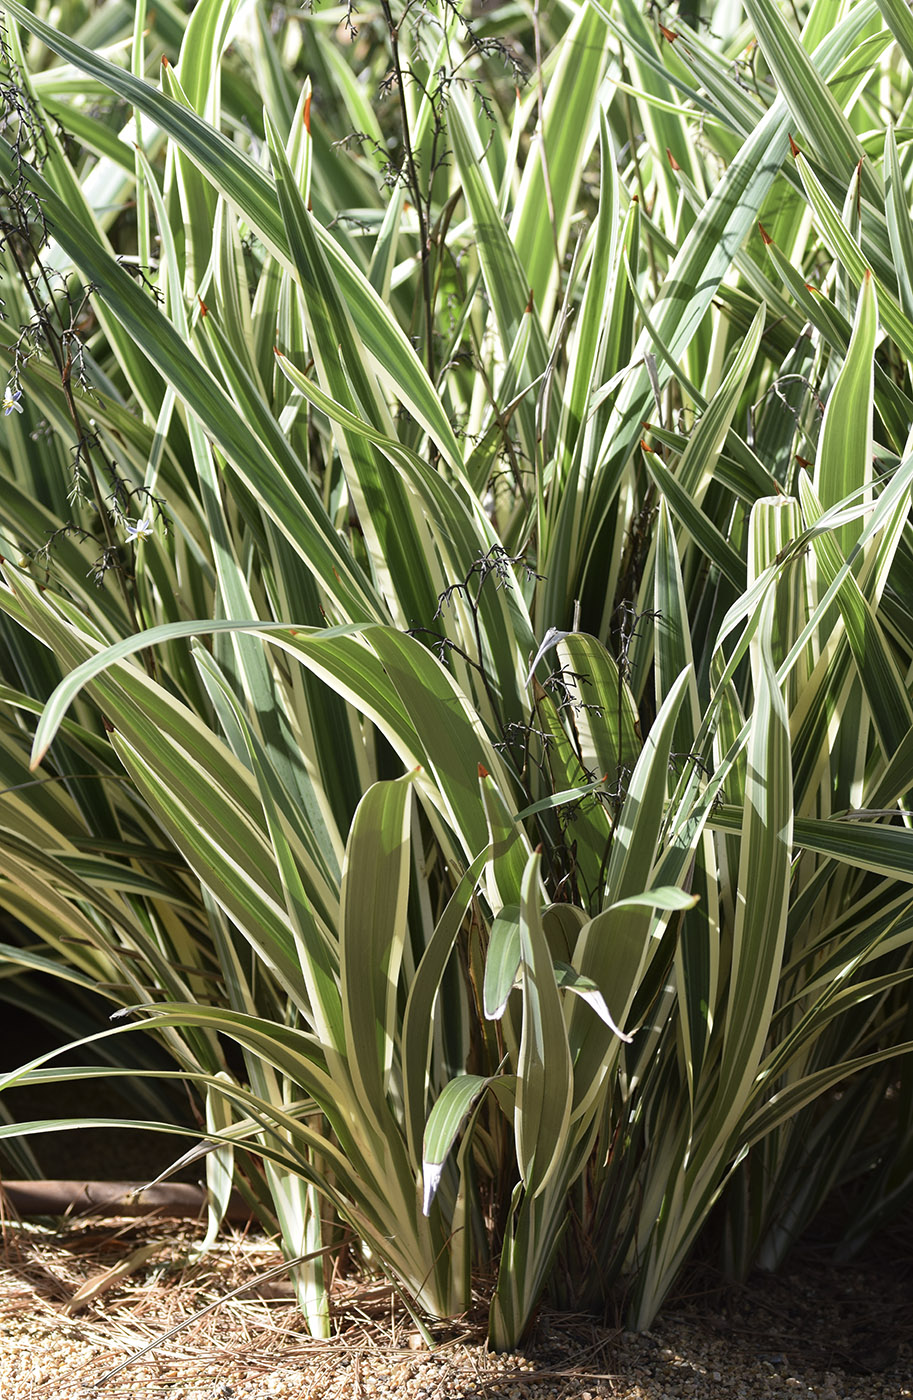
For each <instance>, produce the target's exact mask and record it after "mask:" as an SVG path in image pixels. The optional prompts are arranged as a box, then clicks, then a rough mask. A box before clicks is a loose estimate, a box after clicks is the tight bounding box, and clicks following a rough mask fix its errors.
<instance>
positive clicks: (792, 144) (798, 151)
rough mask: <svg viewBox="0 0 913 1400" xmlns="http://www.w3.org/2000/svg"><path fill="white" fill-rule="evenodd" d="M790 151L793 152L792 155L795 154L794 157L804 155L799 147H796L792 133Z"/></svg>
mask: <svg viewBox="0 0 913 1400" xmlns="http://www.w3.org/2000/svg"><path fill="white" fill-rule="evenodd" d="M789 149H790V150H791V151H792V153H793V155H794V156H798V155H801V154H802V152H801V151H800V150H799V147H798V146H797V145H796V143H795V141H794V140H793V137H792V132H790V134H789Z"/></svg>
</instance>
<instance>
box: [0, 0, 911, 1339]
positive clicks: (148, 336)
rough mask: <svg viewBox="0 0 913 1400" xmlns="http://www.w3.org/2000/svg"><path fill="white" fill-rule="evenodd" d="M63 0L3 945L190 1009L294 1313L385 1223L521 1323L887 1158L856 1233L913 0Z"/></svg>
mask: <svg viewBox="0 0 913 1400" xmlns="http://www.w3.org/2000/svg"><path fill="white" fill-rule="evenodd" d="M64 8H65V10H66V11H67V14H66V16H65V19H66V22H63V21H61V20H60V19H58V21H57V23H56V24H55V25H54V26H53V27H52V26H51V24H50V23H49V22H48V14H47V13H46V9H45V6H44V5H43V4H41V3H39V4H35V5H31V6H26V5H25V4H22V3H20V2H19V0H3V10H4V14H5V20H4V31H3V36H4V37H3V48H2V59H3V79H2V81H3V85H4V91H5V94H6V111H7V115H6V120H5V125H4V128H3V132H2V134H0V187H2V190H0V193H2V210H0V225H2V227H0V236H2V251H0V272H2V277H3V288H2V294H3V296H4V299H5V300H4V317H5V320H4V327H5V331H4V333H3V335H2V337H0V339H2V344H0V356H2V358H3V366H2V372H3V373H5V375H6V381H5V382H6V384H7V389H6V395H5V400H4V421H3V425H2V431H0V471H2V473H3V490H2V492H0V539H2V545H0V553H2V555H3V560H2V564H0V648H2V656H3V661H4V665H3V675H2V680H3V686H2V689H0V761H2V774H0V776H2V781H3V792H2V793H0V905H2V907H3V908H4V910H5V911H6V913H7V914H8V916H9V917H10V920H11V923H10V928H11V929H12V930H13V932H11V933H10V934H9V935H8V941H7V942H6V943H5V944H4V945H3V947H2V949H0V952H2V957H3V960H4V961H3V967H4V971H5V972H6V975H7V979H12V978H16V977H28V976H34V975H35V974H36V973H44V974H48V973H50V974H52V975H54V976H55V977H58V978H62V979H66V980H68V981H69V982H71V983H73V984H76V985H79V986H81V987H84V988H86V989H94V990H96V991H99V992H101V993H102V995H104V996H105V997H106V998H108V999H109V1000H110V1003H111V1005H112V1009H113V1010H114V1012H115V1013H116V1020H115V1024H114V1026H113V1028H110V1029H108V1028H103V1029H99V1030H98V1032H97V1033H96V1034H95V1035H93V1036H91V1037H90V1040H91V1042H92V1044H93V1046H94V1047H95V1048H101V1049H102V1050H103V1051H104V1052H105V1053H106V1055H107V1056H108V1059H109V1062H111V1068H110V1069H109V1070H107V1071H106V1072H108V1073H112V1074H118V1073H123V1074H126V1073H128V1072H130V1073H133V1074H135V1073H136V1066H135V1062H133V1061H130V1062H129V1065H128V1062H127V1060H126V1059H124V1060H123V1062H121V1061H119V1059H118V1055H119V1054H121V1053H123V1050H122V1047H124V1046H125V1045H126V1044H129V1043H131V1042H132V1041H133V1040H134V1039H135V1038H136V1033H137V1031H138V1030H140V1031H142V1032H144V1033H145V1035H146V1037H147V1038H148V1037H152V1039H153V1040H155V1041H156V1042H157V1049H156V1055H157V1057H158V1058H156V1059H155V1060H154V1062H153V1061H150V1064H151V1065H153V1067H151V1068H148V1070H147V1075H148V1078H149V1080H150V1082H151V1084H152V1087H153V1088H154V1087H155V1086H154V1079H155V1076H156V1075H160V1076H163V1077H165V1078H166V1079H169V1078H170V1079H174V1078H178V1079H180V1080H181V1081H183V1082H184V1083H185V1084H186V1085H187V1087H188V1089H189V1091H190V1092H191V1095H192V1096H193V1098H194V1101H195V1103H196V1105H197V1112H198V1117H199V1129H198V1130H193V1129H189V1128H188V1129H186V1130H185V1131H186V1132H187V1133H188V1134H189V1136H191V1137H192V1138H196V1139H197V1140H198V1141H197V1145H195V1146H191V1147H190V1149H189V1152H188V1156H187V1158H185V1159H183V1160H185V1161H186V1160H194V1159H195V1158H200V1159H201V1160H203V1161H205V1170H206V1179H207V1184H208V1187H209V1196H210V1221H209V1230H208V1232H207V1241H208V1240H211V1239H212V1237H213V1236H214V1233H215V1231H216V1230H217V1228H218V1225H219V1221H220V1218H221V1215H222V1213H223V1212H224V1208H225V1204H226V1201H227V1197H228V1191H229V1190H230V1188H231V1186H232V1184H233V1183H235V1184H237V1185H238V1186H239V1187H240V1188H241V1189H242V1190H243V1191H245V1193H246V1194H247V1195H248V1197H249V1199H250V1200H251V1202H252V1204H253V1205H254V1206H255V1208H256V1209H257V1210H258V1212H259V1213H260V1215H261V1217H262V1218H263V1220H264V1221H265V1222H266V1223H267V1224H268V1225H269V1226H270V1228H273V1229H274V1230H276V1231H277V1232H278V1236H279V1238H280V1239H281V1242H282V1246H283V1249H284V1251H285V1253H286V1255H287V1258H288V1259H289V1262H290V1267H291V1268H293V1269H294V1275H295V1278H296V1282H297V1288H298V1296H299V1300H300V1303H301V1306H302V1308H303V1310H304V1313H305V1315H306V1318H307V1322H308V1325H309V1327H310V1328H311V1330H312V1331H313V1332H314V1333H315V1334H326V1332H327V1331H328V1329H329V1327H330V1320H331V1319H330V1310H329V1308H330V1300H329V1299H328V1297H327V1291H326V1288H325V1284H324V1273H325V1268H326V1261H327V1259H328V1257H329V1256H330V1255H331V1254H332V1253H333V1251H334V1250H335V1251H340V1250H342V1249H344V1248H348V1250H349V1252H350V1253H351V1254H354V1256H355V1257H356V1258H357V1259H358V1260H359V1262H360V1263H361V1264H362V1265H363V1266H364V1267H370V1268H374V1269H376V1270H381V1271H383V1272H384V1273H385V1274H386V1275H387V1276H388V1277H389V1278H390V1279H391V1280H392V1281H393V1282H394V1284H395V1285H396V1287H397V1288H398V1289H399V1290H400V1291H401V1293H402V1295H403V1297H404V1298H405V1300H406V1301H407V1303H408V1306H410V1307H411V1308H412V1309H413V1310H414V1311H415V1314H416V1316H417V1317H418V1318H419V1319H421V1318H422V1317H432V1318H442V1317H448V1316H453V1315H456V1314H459V1313H461V1312H463V1311H465V1310H466V1309H467V1308H468V1307H469V1306H470V1302H471V1297H472V1285H473V1282H474V1281H475V1280H482V1279H485V1280H488V1282H489V1285H490V1292H491V1303H490V1331H491V1337H492V1341H493V1343H494V1344H495V1345H497V1346H499V1347H512V1346H514V1345H516V1344H517V1343H518V1342H519V1340H520V1339H521V1338H522V1336H523V1334H524V1332H525V1331H526V1330H527V1328H528V1326H529V1323H530V1320H531V1317H532V1315H533V1312H534V1309H535V1308H536V1306H537V1304H538V1302H539V1300H540V1298H541V1297H542V1296H543V1295H544V1294H546V1293H547V1294H549V1296H551V1298H552V1299H553V1300H554V1301H556V1302H563V1303H567V1304H570V1305H573V1306H576V1307H579V1306H604V1305H605V1303H606V1301H607V1299H608V1298H609V1297H610V1295H611V1294H612V1293H614V1292H615V1291H616V1290H620V1291H623V1292H624V1295H625V1297H626V1300H627V1303H626V1306H627V1309H628V1316H629V1319H630V1321H631V1323H632V1325H634V1326H639V1327H644V1326H648V1325H649V1323H650V1321H651V1319H652V1318H653V1316H654V1315H655V1313H656V1311H657V1309H658V1308H659V1307H660V1306H661V1304H662V1302H663V1299H664V1298H665V1297H666V1295H667V1293H668V1291H669V1289H670V1288H671V1287H672V1286H673V1284H674V1282H675V1279H676V1278H677V1277H678V1275H679V1273H680V1271H681V1269H682V1267H683V1265H684V1263H685V1262H686V1260H687V1259H688V1258H689V1256H690V1255H691V1253H692V1251H693V1249H694V1248H695V1245H696V1244H697V1242H698V1241H699V1240H700V1239H701V1238H702V1231H703V1227H704V1226H705V1224H706V1222H707V1219H708V1216H709V1215H710V1213H711V1211H713V1210H714V1209H716V1208H719V1211H720V1215H721V1218H722V1220H723V1227H724V1228H723V1239H724V1258H725V1262H726V1265H727V1267H728V1268H730V1269H732V1270H733V1271H736V1272H743V1271H745V1270H746V1269H747V1268H749V1267H750V1266H751V1264H752V1263H754V1262H758V1261H760V1262H762V1263H764V1264H767V1265H774V1264H778V1263H780V1262H781V1261H782V1260H783V1258H784V1257H785V1256H786V1254H787V1251H788V1248H789V1246H790V1244H791V1243H792V1242H793V1241H794V1240H795V1239H796V1238H797V1236H798V1234H799V1233H800V1232H801V1230H802V1229H803V1228H804V1226H805V1225H806V1224H807V1223H808V1222H809V1220H810V1219H811V1218H812V1216H813V1215H814V1213H815V1212H816V1210H817V1208H818V1206H819V1205H820V1204H821V1202H822V1200H823V1199H824V1197H825V1196H826V1194H827V1193H828V1191H829V1190H830V1189H831V1188H832V1186H833V1185H835V1184H836V1183H838V1182H841V1183H853V1184H854V1188H855V1189H857V1190H858V1191H859V1193H860V1194H859V1200H860V1206H859V1210H858V1212H857V1213H856V1216H855V1218H854V1219H853V1220H852V1221H851V1222H850V1224H849V1226H848V1228H847V1231H846V1238H845V1240H844V1242H843V1246H842V1247H843V1248H844V1250H849V1249H852V1248H855V1247H858V1245H859V1243H860V1242H861V1241H862V1240H863V1239H864V1238H865V1237H866V1234H867V1233H868V1232H870V1231H871V1230H872V1229H874V1228H876V1227H877V1226H878V1224H879V1223H881V1222H883V1221H884V1220H885V1219H886V1218H887V1216H888V1214H889V1212H890V1211H891V1210H893V1209H896V1208H897V1207H898V1206H899V1205H900V1204H901V1203H903V1202H904V1201H905V1200H906V1199H908V1198H909V1195H910V1194H911V1191H913V1156H911V1140H910V1132H909V1126H908V1123H907V1121H906V1119H905V1118H904V1115H903V1113H902V1111H899V1110H898V1108H897V1105H901V1106H902V1105H903V1104H905V1103H906V1102H908V1100H909V1095H910V1090H911V1081H910V1073H911V1071H910V1069H909V1065H910V1061H909V1059H908V1058H907V1056H906V1053H905V1052H907V1051H909V1050H910V1049H911V1048H913V1014H911V1010H910V997H909V991H908V983H909V976H910V971H911V967H913V962H911V938H913V900H911V893H910V883H911V872H913V834H911V831H910V792H911V789H913V701H911V667H913V640H911V639H913V615H911V610H910V603H909V600H910V598H911V597H913V549H911V542H913V535H911V531H910V512H909V507H910V483H911V478H913V455H911V450H910V448H911V440H910V433H911V426H913V411H911V410H913V385H911V382H910V360H911V357H913V221H911V215H910V203H911V198H910V189H911V184H913V157H911V153H910V143H909V138H908V135H907V133H908V131H909V130H910V129H911V123H910V120H909V116H908V108H909V106H910V103H911V99H913V77H911V67H910V63H911V60H913V21H911V18H910V15H909V11H908V9H907V7H906V6H905V5H903V4H901V3H900V0H878V3H877V4H876V3H875V0H856V2H855V3H853V0H846V3H843V4H841V5H839V6H837V7H836V11H837V13H835V6H834V5H833V4H832V3H830V2H829V0H828V3H824V0H815V3H812V4H810V5H800V6H798V7H794V6H790V7H789V10H788V13H787V11H786V10H785V9H784V8H783V7H781V6H779V5H778V4H776V3H774V0H745V3H744V5H743V6H741V7H739V6H737V5H735V4H733V5H730V6H726V7H713V10H714V18H713V24H712V25H711V26H708V25H707V24H705V23H703V22H702V21H701V18H700V10H701V7H700V6H699V5H698V6H695V5H692V6H690V7H689V15H690V16H691V23H690V24H688V25H686V24H685V22H684V19H679V18H678V16H677V12H676V10H675V7H674V6H673V7H669V8H667V9H663V10H661V11H659V10H657V9H656V8H655V7H654V8H653V9H651V10H650V12H649V13H648V14H644V13H642V11H641V7H639V6H638V5H636V4H635V3H634V0H614V3H611V4H610V3H601V2H600V0H589V3H581V4H571V5H566V6H564V7H558V8H556V7H551V8H547V9H545V10H543V11H540V10H539V9H538V8H537V9H536V10H535V12H534V13H533V14H532V15H529V14H527V13H526V12H525V11H524V10H522V9H521V8H519V7H518V8H511V7H508V8H506V9H505V8H501V9H500V10H497V11H494V12H492V13H490V14H489V13H488V12H486V11H485V10H481V11H478V12H476V10H475V8H472V9H470V8H469V7H468V6H466V7H463V6H461V5H459V4H456V3H453V0H424V3H422V4H421V5H413V4H406V5H405V6H402V5H397V6H395V7H392V8H391V6H389V5H388V4H386V3H385V2H384V3H382V4H381V5H380V7H379V8H377V9H375V10H371V11H368V10H365V11H363V12H356V11H355V9H354V8H350V9H348V10H347V11H346V12H345V14H344V15H343V17H342V22H341V23H340V11H339V10H338V9H335V8H334V9H331V10H330V9H328V10H326V11H325V12H324V11H322V9H321V6H320V5H319V4H317V5H315V6H314V8H313V10H312V11H310V12H309V13H297V12H296V13H295V14H288V15H285V14H282V13H277V14H274V15H272V16H267V14H266V11H265V9H264V7H262V6H261V5H259V4H254V3H245V2H244V0H200V3H198V4H197V5H196V6H195V7H194V9H193V12H192V14H191V15H190V16H189V18H188V17H185V16H184V14H183V13H182V11H181V9H180V7H177V6H171V7H166V8H164V9H162V10H161V11H159V10H156V13H155V15H153V14H152V12H151V11H150V12H149V13H148V14H147V12H146V8H145V5H140V6H137V7H136V9H135V11H134V13H133V16H132V19H133V24H132V27H131V28H127V29H125V28H124V24H125V13H124V12H120V11H119V12H117V13H116V14H115V13H114V12H113V11H111V12H110V13H109V12H108V9H107V7H105V6H104V5H100V6H98V7H83V6H81V5H77V4H72V5H70V4H67V5H65V7H64ZM724 12H725V13H724ZM695 15H696V16H697V19H695V18H694V17H695ZM886 112H890V115H891V124H890V125H887V126H886V125H885V113H886ZM125 1037H126V1038H127V1039H125ZM163 1054H164V1055H166V1056H167V1057H168V1059H167V1060H163V1059H162V1056H163ZM100 1072H102V1071H101V1070H100V1069H98V1068H93V1067H91V1066H88V1065H85V1066H82V1067H72V1066H70V1067H66V1068H61V1067H60V1066H58V1065H57V1064H56V1063H55V1062H54V1058H53V1057H43V1058H42V1059H41V1060H38V1061H33V1062H32V1063H30V1064H28V1065H25V1066H23V1067H22V1068H21V1069H20V1070H18V1071H17V1072H15V1073H13V1074H8V1075H7V1076H6V1077H5V1079H4V1080H3V1081H2V1084H0V1087H2V1086H3V1085H14V1084H15V1085H19V1086H21V1085H34V1086H36V1092H37V1086H39V1085H40V1084H42V1083H44V1082H47V1081H49V1080H52V1079H58V1080H59V1079H67V1078H70V1079H72V1078H76V1077H80V1076H88V1075H90V1074H97V1073H100ZM861 1104H864V1105H865V1108H866V1111H865V1112H861V1111H860V1105H861ZM73 1126H79V1125H78V1124H75V1123H74V1122H72V1121H56V1122H53V1123H49V1122H48V1121H46V1120H35V1121H33V1122H29V1123H16V1124H13V1123H9V1124H7V1125H6V1126H0V1136H2V1137H3V1138H4V1139H6V1140H7V1141H10V1142H13V1141H18V1140H19V1139H20V1138H24V1137H29V1136H30V1135H32V1134H35V1133H39V1132H41V1131H48V1130H50V1129H51V1128H54V1129H57V1130H60V1129H65V1128H69V1127H73ZM133 1126H145V1127H147V1128H150V1129H162V1130H163V1129H170V1128H171V1124H170V1123H169V1122H168V1121H167V1119H165V1118H159V1119H155V1120H153V1119H138V1120H136V1122H135V1123H134V1124H133ZM38 1151H39V1156H40V1140H39V1146H38ZM204 1246H205V1242H204Z"/></svg>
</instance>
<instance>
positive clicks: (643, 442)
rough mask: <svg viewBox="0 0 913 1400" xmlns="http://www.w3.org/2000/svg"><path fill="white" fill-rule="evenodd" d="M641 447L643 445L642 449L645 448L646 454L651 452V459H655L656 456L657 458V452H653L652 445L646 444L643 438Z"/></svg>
mask: <svg viewBox="0 0 913 1400" xmlns="http://www.w3.org/2000/svg"><path fill="white" fill-rule="evenodd" d="M640 445H641V447H642V448H643V450H644V452H649V453H650V455H651V457H655V456H656V453H655V451H654V450H653V448H652V447H651V446H650V444H649V443H648V442H645V441H644V439H643V438H641V440H640Z"/></svg>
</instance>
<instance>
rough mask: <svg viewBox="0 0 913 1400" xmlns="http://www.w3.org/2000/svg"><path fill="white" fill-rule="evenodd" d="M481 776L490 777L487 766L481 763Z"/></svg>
mask: <svg viewBox="0 0 913 1400" xmlns="http://www.w3.org/2000/svg"><path fill="white" fill-rule="evenodd" d="M479 777H480V778H487V777H488V769H487V768H485V767H484V766H483V765H482V764H481V763H480V764H479Z"/></svg>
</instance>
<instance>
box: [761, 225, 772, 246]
mask: <svg viewBox="0 0 913 1400" xmlns="http://www.w3.org/2000/svg"><path fill="white" fill-rule="evenodd" d="M758 228H759V229H760V230H761V237H762V238H763V239H764V242H765V244H766V246H767V247H768V248H769V247H770V245H771V243H773V239H772V238H771V236H770V234H769V233H768V232H767V229H766V228H765V227H764V225H763V224H762V223H761V222H760V221H759V222H758Z"/></svg>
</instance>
